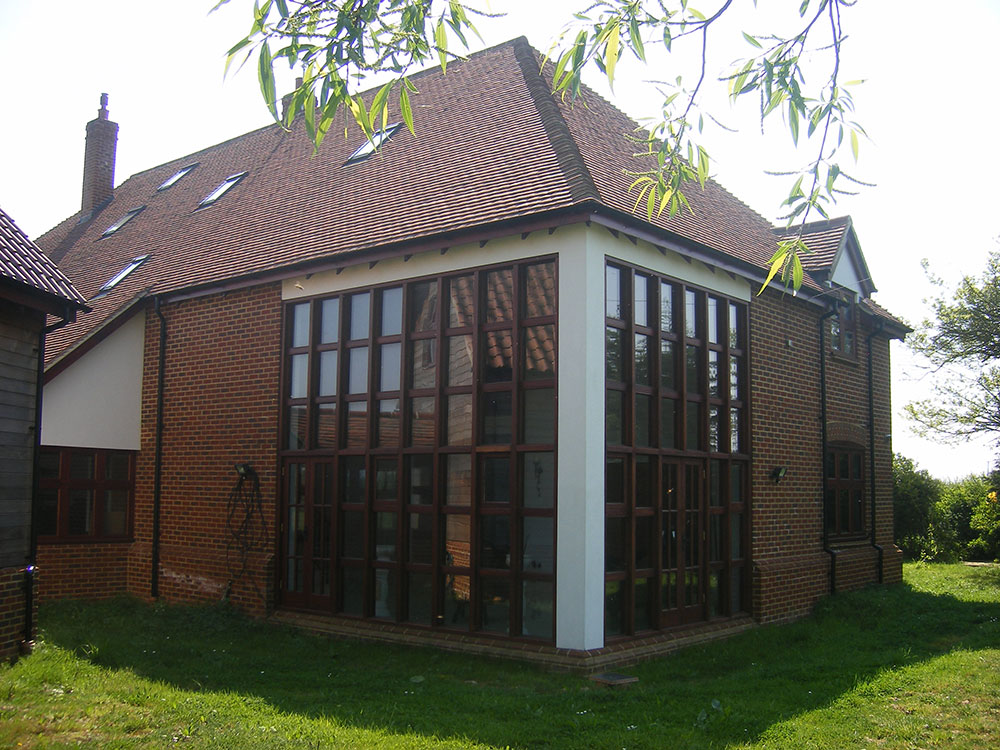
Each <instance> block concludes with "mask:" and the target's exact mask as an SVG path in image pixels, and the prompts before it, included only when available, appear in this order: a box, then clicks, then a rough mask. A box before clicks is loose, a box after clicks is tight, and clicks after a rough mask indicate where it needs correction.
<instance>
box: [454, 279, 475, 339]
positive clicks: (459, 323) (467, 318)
mask: <svg viewBox="0 0 1000 750" xmlns="http://www.w3.org/2000/svg"><path fill="white" fill-rule="evenodd" d="M474 289H475V285H474V284H473V280H472V276H459V277H458V278H455V279H451V280H450V281H449V282H448V327H449V328H465V327H466V326H471V325H472V320H473V316H474V314H475V311H476V308H475V294H474V293H473V290H474Z"/></svg>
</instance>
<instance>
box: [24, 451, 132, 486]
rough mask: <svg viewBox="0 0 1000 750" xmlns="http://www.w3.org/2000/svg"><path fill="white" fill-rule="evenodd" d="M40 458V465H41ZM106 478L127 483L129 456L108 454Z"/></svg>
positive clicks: (105, 466) (105, 467)
mask: <svg viewBox="0 0 1000 750" xmlns="http://www.w3.org/2000/svg"><path fill="white" fill-rule="evenodd" d="M40 459H41V457H39V463H41V460H40ZM104 477H105V478H106V479H109V480H111V481H113V482H127V481H128V478H129V454H128V453H117V452H116V453H107V454H105V456H104Z"/></svg>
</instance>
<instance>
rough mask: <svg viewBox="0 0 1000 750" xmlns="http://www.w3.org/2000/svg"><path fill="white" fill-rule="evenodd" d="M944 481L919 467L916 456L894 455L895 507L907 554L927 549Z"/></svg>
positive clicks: (896, 523) (920, 553)
mask: <svg viewBox="0 0 1000 750" xmlns="http://www.w3.org/2000/svg"><path fill="white" fill-rule="evenodd" d="M941 486H942V483H941V482H940V481H939V480H937V479H935V478H934V477H932V476H931V475H930V474H928V473H927V471H926V470H925V469H918V468H917V466H916V464H914V462H913V460H912V459H909V458H906V457H905V456H902V455H900V454H898V453H897V454H895V455H893V457H892V508H893V521H894V526H893V528H894V530H895V536H896V544H898V545H899V548H900V549H902V550H903V553H904V554H905V555H906V556H907V557H911V558H920V557H923V556H924V555H925V554H926V553H927V551H928V550H927V547H928V544H927V538H928V533H927V532H928V528H929V527H930V522H931V517H932V514H933V512H934V506H935V505H936V504H937V502H938V500H939V499H940V498H941Z"/></svg>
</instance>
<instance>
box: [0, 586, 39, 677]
mask: <svg viewBox="0 0 1000 750" xmlns="http://www.w3.org/2000/svg"><path fill="white" fill-rule="evenodd" d="M24 595H25V590H24V568H0V661H9V660H12V659H15V658H17V656H18V655H19V654H20V653H21V642H22V641H23V640H24V605H25V601H24ZM37 622H38V600H37V599H35V600H34V614H33V615H32V623H37ZM32 631H34V627H33V628H32Z"/></svg>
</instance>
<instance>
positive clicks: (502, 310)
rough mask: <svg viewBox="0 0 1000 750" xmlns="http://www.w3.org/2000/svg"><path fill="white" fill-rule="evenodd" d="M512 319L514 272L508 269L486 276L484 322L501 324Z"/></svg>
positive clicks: (492, 272)
mask: <svg viewBox="0 0 1000 750" xmlns="http://www.w3.org/2000/svg"><path fill="white" fill-rule="evenodd" d="M513 318H514V272H513V271H512V270H511V269H509V268H503V269H500V270H499V271H489V272H487V274H486V322H487V323H502V322H504V321H508V320H513Z"/></svg>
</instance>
